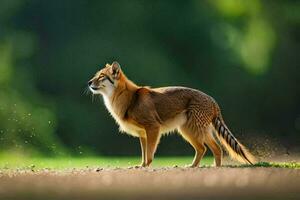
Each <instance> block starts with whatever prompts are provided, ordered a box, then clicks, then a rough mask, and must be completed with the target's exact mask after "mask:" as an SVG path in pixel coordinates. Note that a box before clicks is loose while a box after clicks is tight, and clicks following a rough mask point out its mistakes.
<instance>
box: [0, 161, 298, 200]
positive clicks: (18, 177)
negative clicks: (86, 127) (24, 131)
mask: <svg viewBox="0 0 300 200" xmlns="http://www.w3.org/2000/svg"><path fill="white" fill-rule="evenodd" d="M0 198H1V199H43V200H46V199H72V200H77V199H78V200H79V199H80V200H89V199H123V200H124V199H300V170H299V169H298V170H297V169H283V168H280V169H279V168H226V167H222V168H197V169H189V168H178V167H174V168H156V169H155V168H147V169H134V168H132V169H121V168H115V169H102V168H98V169H91V168H87V169H83V170H76V169H73V170H64V171H51V170H41V171H30V170H27V171H26V170H25V171H22V170H20V171H2V172H0Z"/></svg>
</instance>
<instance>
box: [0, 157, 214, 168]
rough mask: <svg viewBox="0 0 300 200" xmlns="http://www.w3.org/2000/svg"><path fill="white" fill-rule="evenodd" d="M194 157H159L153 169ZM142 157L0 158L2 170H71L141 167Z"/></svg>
mask: <svg viewBox="0 0 300 200" xmlns="http://www.w3.org/2000/svg"><path fill="white" fill-rule="evenodd" d="M192 160H193V157H157V158H155V159H154V161H153V163H152V166H153V167H167V166H170V167H172V166H174V165H177V166H179V167H183V166H185V165H188V164H190V163H192ZM140 162H141V158H140V157H53V158H51V157H50V158H49V157H33V158H29V157H21V156H5V155H2V156H0V169H28V168H29V169H30V168H34V169H43V168H50V169H71V168H86V167H89V168H94V167H95V168H96V167H129V166H135V165H139V164H140ZM212 164H213V158H212V157H205V158H203V160H202V161H201V165H212Z"/></svg>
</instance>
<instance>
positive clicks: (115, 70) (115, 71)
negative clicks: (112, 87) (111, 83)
mask: <svg viewBox="0 0 300 200" xmlns="http://www.w3.org/2000/svg"><path fill="white" fill-rule="evenodd" d="M120 71H121V66H120V64H119V63H118V62H117V61H114V62H113V63H112V64H111V71H110V72H111V75H112V76H113V77H114V78H115V79H118V78H119V75H120Z"/></svg>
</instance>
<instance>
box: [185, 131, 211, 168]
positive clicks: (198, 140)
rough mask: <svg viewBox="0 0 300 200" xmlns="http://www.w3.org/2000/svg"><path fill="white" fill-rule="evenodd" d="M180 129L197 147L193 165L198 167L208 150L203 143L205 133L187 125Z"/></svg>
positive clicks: (187, 139) (195, 147)
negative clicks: (193, 129)
mask: <svg viewBox="0 0 300 200" xmlns="http://www.w3.org/2000/svg"><path fill="white" fill-rule="evenodd" d="M179 131H180V133H181V135H182V137H183V138H184V139H185V140H186V141H188V142H189V143H190V144H191V145H192V146H193V148H194V149H195V157H194V160H193V163H192V164H191V167H197V166H198V165H199V163H200V161H201V159H202V157H203V155H204V154H205V152H206V147H205V145H204V143H203V134H202V133H200V132H196V133H195V132H193V131H192V130H191V129H190V128H189V127H188V126H187V125H183V126H181V127H180V128H179Z"/></svg>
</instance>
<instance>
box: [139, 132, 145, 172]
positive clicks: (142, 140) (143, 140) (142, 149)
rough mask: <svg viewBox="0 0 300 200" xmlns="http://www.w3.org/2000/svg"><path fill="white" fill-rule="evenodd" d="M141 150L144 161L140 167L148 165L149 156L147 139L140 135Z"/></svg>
mask: <svg viewBox="0 0 300 200" xmlns="http://www.w3.org/2000/svg"><path fill="white" fill-rule="evenodd" d="M140 144H141V151H142V163H141V164H140V167H146V163H147V157H146V149H147V140H146V138H145V137H140Z"/></svg>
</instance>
